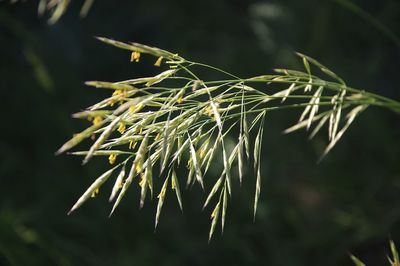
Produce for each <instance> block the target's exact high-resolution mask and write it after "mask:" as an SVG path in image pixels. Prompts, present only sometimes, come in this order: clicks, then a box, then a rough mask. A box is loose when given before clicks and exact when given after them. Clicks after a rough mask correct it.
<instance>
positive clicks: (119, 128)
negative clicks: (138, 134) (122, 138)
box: [117, 122, 126, 134]
mask: <svg viewBox="0 0 400 266" xmlns="http://www.w3.org/2000/svg"><path fill="white" fill-rule="evenodd" d="M125 129H126V125H125V123H124V122H120V123H119V126H118V129H117V130H118V132H119V133H121V134H124V132H125Z"/></svg>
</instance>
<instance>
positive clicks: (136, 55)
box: [131, 51, 140, 62]
mask: <svg viewBox="0 0 400 266" xmlns="http://www.w3.org/2000/svg"><path fill="white" fill-rule="evenodd" d="M139 60H140V53H139V52H137V51H133V52H132V54H131V62H139Z"/></svg>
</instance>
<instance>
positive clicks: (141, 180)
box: [139, 173, 146, 187]
mask: <svg viewBox="0 0 400 266" xmlns="http://www.w3.org/2000/svg"><path fill="white" fill-rule="evenodd" d="M144 185H146V179H145V178H144V173H142V174H141V179H140V182H139V186H140V187H143V186H144Z"/></svg>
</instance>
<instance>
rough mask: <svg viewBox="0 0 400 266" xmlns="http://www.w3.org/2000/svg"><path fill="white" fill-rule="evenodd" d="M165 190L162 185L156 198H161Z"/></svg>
mask: <svg viewBox="0 0 400 266" xmlns="http://www.w3.org/2000/svg"><path fill="white" fill-rule="evenodd" d="M165 191H166V188H165V187H163V188H162V189H161V191H160V194H158V196H157V198H159V199H160V198H161V199H163V198H164V197H165Z"/></svg>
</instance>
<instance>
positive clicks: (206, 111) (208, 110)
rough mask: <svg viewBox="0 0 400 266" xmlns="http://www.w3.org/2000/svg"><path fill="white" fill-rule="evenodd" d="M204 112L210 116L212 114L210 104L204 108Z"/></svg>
mask: <svg viewBox="0 0 400 266" xmlns="http://www.w3.org/2000/svg"><path fill="white" fill-rule="evenodd" d="M204 113H205V114H206V115H208V116H210V117H212V116H213V115H214V112H213V110H212V108H211V106H208V107H207V108H206V109H205V110H204Z"/></svg>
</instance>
